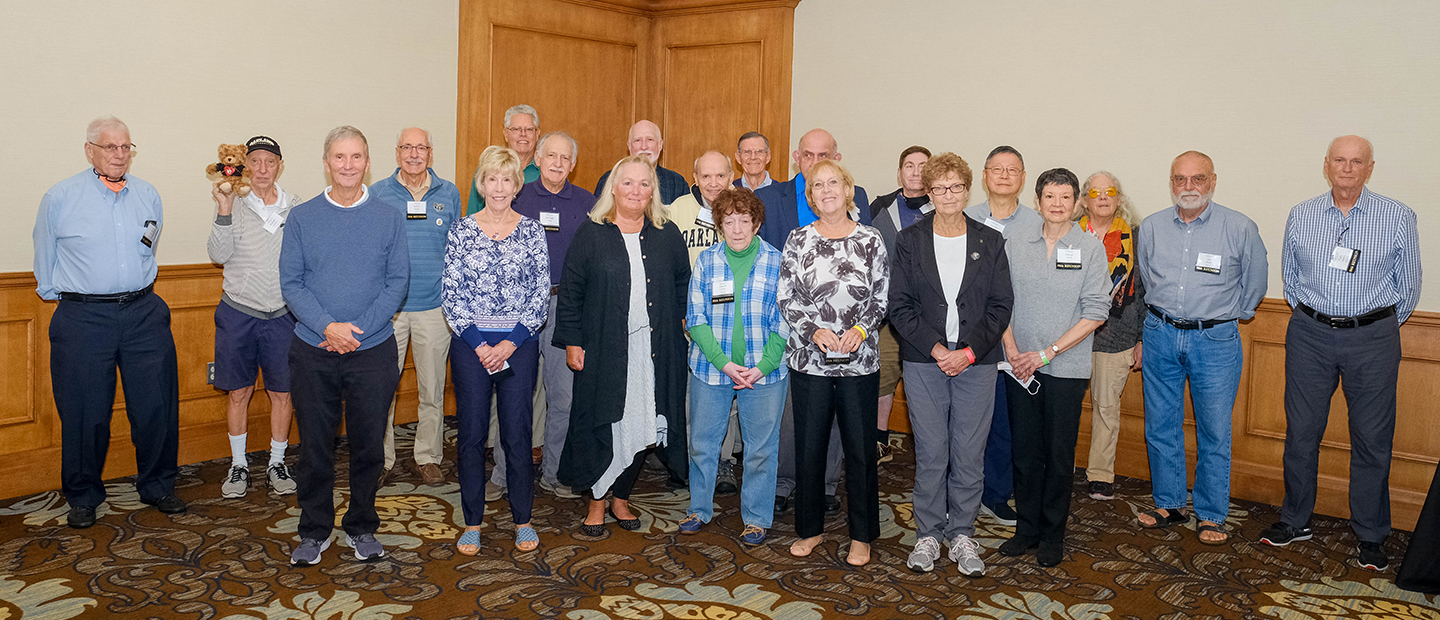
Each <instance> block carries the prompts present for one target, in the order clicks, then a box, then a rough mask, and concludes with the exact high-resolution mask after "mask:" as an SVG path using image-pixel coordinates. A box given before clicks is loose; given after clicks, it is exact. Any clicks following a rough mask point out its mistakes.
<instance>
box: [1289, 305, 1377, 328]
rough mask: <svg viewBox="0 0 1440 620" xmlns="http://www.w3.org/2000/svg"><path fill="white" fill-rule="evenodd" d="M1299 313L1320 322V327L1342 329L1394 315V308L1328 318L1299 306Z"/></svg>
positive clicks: (1308, 308) (1313, 310)
mask: <svg viewBox="0 0 1440 620" xmlns="http://www.w3.org/2000/svg"><path fill="white" fill-rule="evenodd" d="M1300 311H1301V312H1304V313H1305V314H1308V315H1310V318H1312V319H1315V320H1317V321H1320V324H1321V325H1328V326H1330V327H1333V328H1337V329H1343V328H1348V327H1364V326H1366V325H1369V324H1371V323H1374V322H1375V321H1378V320H1380V319H1383V318H1386V317H1389V316H1391V315H1393V314H1395V306H1386V307H1384V308H1381V309H1379V310H1372V311H1370V312H1367V313H1365V314H1362V315H1360V316H1330V315H1328V314H1321V313H1319V312H1316V311H1315V309H1314V308H1311V307H1310V306H1307V305H1305V304H1300Z"/></svg>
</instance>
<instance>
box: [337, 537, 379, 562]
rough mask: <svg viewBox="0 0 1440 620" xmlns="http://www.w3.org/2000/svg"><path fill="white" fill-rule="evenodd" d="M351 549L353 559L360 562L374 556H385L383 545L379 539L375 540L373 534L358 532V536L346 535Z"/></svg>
mask: <svg viewBox="0 0 1440 620" xmlns="http://www.w3.org/2000/svg"><path fill="white" fill-rule="evenodd" d="M345 538H346V539H347V541H348V544H349V545H350V548H351V549H354V550H355V559H357V560H360V561H361V562H369V561H370V560H373V559H375V558H381V557H385V547H384V546H382V545H381V544H380V541H378V540H375V535H374V534H360V535H358V536H350V535H348V534H347V535H346V536H345Z"/></svg>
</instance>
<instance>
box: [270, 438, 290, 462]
mask: <svg viewBox="0 0 1440 620" xmlns="http://www.w3.org/2000/svg"><path fill="white" fill-rule="evenodd" d="M288 445H290V444H288V443H286V442H283V441H279V440H276V439H271V440H270V465H274V464H276V463H283V462H285V447H286V446H288Z"/></svg>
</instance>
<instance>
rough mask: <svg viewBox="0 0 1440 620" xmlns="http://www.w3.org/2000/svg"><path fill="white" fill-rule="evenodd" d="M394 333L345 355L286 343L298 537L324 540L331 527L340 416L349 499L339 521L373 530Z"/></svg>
mask: <svg viewBox="0 0 1440 620" xmlns="http://www.w3.org/2000/svg"><path fill="white" fill-rule="evenodd" d="M398 356H399V352H398V349H397V348H396V345H395V337H394V336H391V337H390V338H387V339H386V340H385V342H381V343H379V344H376V345H375V346H373V347H370V348H368V349H362V350H359V351H351V352H349V353H346V354H344V355H341V354H338V353H332V352H330V351H326V350H324V349H319V348H316V347H312V346H310V345H309V344H306V343H305V341H303V340H301V339H300V338H299V337H296V338H295V339H294V340H293V341H291V342H290V398H291V399H292V401H293V402H294V403H295V423H296V426H297V427H298V428H299V431H300V460H299V462H298V463H297V464H296V467H295V486H296V487H297V491H298V493H297V498H298V503H299V504H300V537H301V538H314V539H317V540H325V539H326V538H329V537H330V532H331V530H333V529H334V527H335V502H334V492H335V431H336V430H337V429H338V428H339V427H340V417H341V416H342V415H343V416H344V417H345V432H346V434H347V435H348V436H349V439H350V504H349V508H348V509H347V510H346V511H345V519H344V521H343V522H342V523H341V525H342V526H343V527H344V528H345V533H347V534H351V535H358V534H374V533H375V530H377V529H379V527H380V516H379V515H378V514H376V513H375V491H376V490H377V487H378V486H379V484H380V471H381V470H382V469H384V468H385V427H386V426H387V425H388V423H389V421H390V400H391V399H392V398H394V397H395V388H396V386H397V385H398V384H399V383H400V371H399V369H398V368H397V366H398V364H399V360H398V359H397V358H398Z"/></svg>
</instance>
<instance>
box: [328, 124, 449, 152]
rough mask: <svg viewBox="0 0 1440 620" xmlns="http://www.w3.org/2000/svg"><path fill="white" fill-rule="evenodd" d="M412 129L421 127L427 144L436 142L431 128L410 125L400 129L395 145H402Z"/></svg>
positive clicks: (396, 135)
mask: <svg viewBox="0 0 1440 620" xmlns="http://www.w3.org/2000/svg"><path fill="white" fill-rule="evenodd" d="M411 129H419V130H420V132H421V133H423V134H425V144H434V142H432V141H431V140H430V130H429V129H426V128H424V127H415V126H410V127H406V128H404V129H401V130H400V133H397V134H395V145H396V146H399V145H400V139H401V138H404V137H405V132H407V131H410V130H411ZM326 152H329V149H326Z"/></svg>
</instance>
